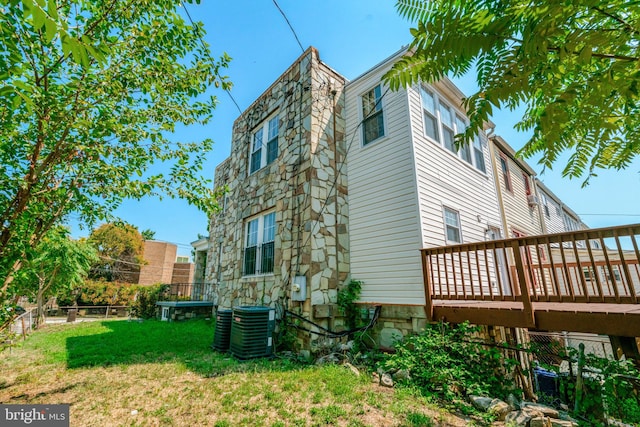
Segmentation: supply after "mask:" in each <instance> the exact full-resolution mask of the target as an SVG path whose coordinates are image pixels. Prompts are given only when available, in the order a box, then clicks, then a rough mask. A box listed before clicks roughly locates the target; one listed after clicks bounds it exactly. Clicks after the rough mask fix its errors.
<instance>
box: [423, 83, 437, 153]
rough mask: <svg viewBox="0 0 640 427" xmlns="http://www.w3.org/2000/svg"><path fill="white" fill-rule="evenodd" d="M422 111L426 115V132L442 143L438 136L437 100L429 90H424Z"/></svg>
mask: <svg viewBox="0 0 640 427" xmlns="http://www.w3.org/2000/svg"><path fill="white" fill-rule="evenodd" d="M422 109H423V115H424V132H425V133H426V134H427V136H428V137H429V138H431V139H433V140H435V141H438V142H440V136H439V134H438V118H437V113H436V99H435V97H434V96H433V93H431V92H430V91H428V90H425V89H424V88H423V89H422Z"/></svg>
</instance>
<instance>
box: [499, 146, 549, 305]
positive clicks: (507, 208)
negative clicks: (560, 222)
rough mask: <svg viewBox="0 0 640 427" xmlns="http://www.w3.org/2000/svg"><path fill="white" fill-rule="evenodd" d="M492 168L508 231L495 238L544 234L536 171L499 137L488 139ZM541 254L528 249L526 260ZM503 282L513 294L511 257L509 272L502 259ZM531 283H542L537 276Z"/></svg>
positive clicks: (533, 260) (534, 261)
mask: <svg viewBox="0 0 640 427" xmlns="http://www.w3.org/2000/svg"><path fill="white" fill-rule="evenodd" d="M489 141H490V143H489V149H490V152H491V167H492V169H493V172H494V177H495V186H496V191H497V193H498V202H499V205H500V215H501V218H502V225H503V228H504V230H505V235H504V236H496V238H505V239H508V238H512V237H525V236H537V235H540V234H543V233H544V231H543V230H544V228H543V227H544V225H543V221H542V220H541V218H540V210H539V198H538V195H537V192H536V187H535V181H534V180H535V175H536V173H535V171H534V170H533V169H532V168H531V167H530V166H529V165H528V164H527V162H526V161H524V160H523V159H520V158H518V157H517V156H516V153H515V150H514V149H513V148H512V147H511V146H510V145H509V144H508V143H507V142H506V141H505V140H504V139H503V138H502V137H500V136H492V137H491V138H489ZM540 255H541V259H540V261H543V262H544V261H545V260H546V257H545V252H544V249H541V251H540ZM538 259H539V257H538V253H536V251H527V253H526V257H525V258H524V260H525V262H526V263H527V264H528V265H529V266H532V265H536V264H537V263H538ZM500 261H501V265H500V273H501V278H502V280H501V281H500V283H501V284H502V287H503V289H502V290H503V293H504V294H505V295H513V292H514V290H513V289H511V286H512V285H511V283H513V281H512V280H510V278H509V276H511V277H514V275H515V263H514V261H513V260H512V259H508V260H507V263H508V265H509V268H510V271H509V272H506V271H504V270H505V269H504V267H503V264H504V260H500ZM530 281H531V283H530V284H531V285H534V286H539V285H540V284H539V283H538V282H539V281H538V280H537V279H536V277H535V276H530Z"/></svg>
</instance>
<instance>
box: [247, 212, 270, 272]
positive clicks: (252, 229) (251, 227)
mask: <svg viewBox="0 0 640 427" xmlns="http://www.w3.org/2000/svg"><path fill="white" fill-rule="evenodd" d="M275 230H276V213H275V212H271V213H268V214H265V215H260V216H258V217H257V218H253V219H251V220H249V221H247V223H246V226H245V233H246V234H245V241H244V243H245V244H244V263H243V274H244V275H245V276H251V275H256V274H268V273H273V264H274V240H275Z"/></svg>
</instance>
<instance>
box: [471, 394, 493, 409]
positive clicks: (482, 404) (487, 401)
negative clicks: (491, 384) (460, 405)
mask: <svg viewBox="0 0 640 427" xmlns="http://www.w3.org/2000/svg"><path fill="white" fill-rule="evenodd" d="M469 400H471V404H472V405H473V406H475V407H476V408H477V409H479V410H481V411H487V410H488V409H489V406H491V402H493V399H492V398H491V397H484V396H474V395H471V396H469Z"/></svg>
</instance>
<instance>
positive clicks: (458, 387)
mask: <svg viewBox="0 0 640 427" xmlns="http://www.w3.org/2000/svg"><path fill="white" fill-rule="evenodd" d="M478 330H479V328H478V327H471V326H469V324H467V323H464V324H461V325H449V324H439V325H428V326H427V328H426V329H425V330H424V331H423V332H422V333H421V334H419V335H413V336H409V337H406V338H405V339H404V341H402V342H399V343H398V344H397V345H396V353H395V354H392V355H390V356H389V357H388V358H387V360H386V361H385V362H384V366H385V368H386V369H387V370H393V369H405V370H408V371H409V373H410V379H409V380H407V381H410V382H411V383H412V384H413V385H415V386H417V387H419V388H420V389H421V390H422V391H423V392H424V393H425V394H427V395H431V396H434V397H436V398H438V399H440V400H444V401H449V402H454V401H455V400H457V399H459V398H460V397H462V396H464V395H467V394H478V395H489V396H495V397H505V396H506V395H507V394H508V393H509V392H510V391H512V390H513V389H514V388H515V386H514V385H513V380H512V378H511V377H510V373H511V370H512V368H513V366H514V365H515V363H517V362H516V361H515V360H513V359H508V358H505V357H504V356H503V355H502V352H501V351H500V349H499V348H496V347H488V346H484V345H482V344H481V343H479V342H478V341H477V340H474V337H473V334H475V333H476V332H478Z"/></svg>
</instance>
